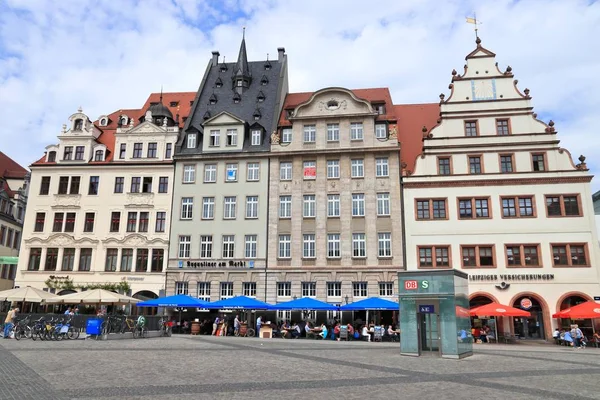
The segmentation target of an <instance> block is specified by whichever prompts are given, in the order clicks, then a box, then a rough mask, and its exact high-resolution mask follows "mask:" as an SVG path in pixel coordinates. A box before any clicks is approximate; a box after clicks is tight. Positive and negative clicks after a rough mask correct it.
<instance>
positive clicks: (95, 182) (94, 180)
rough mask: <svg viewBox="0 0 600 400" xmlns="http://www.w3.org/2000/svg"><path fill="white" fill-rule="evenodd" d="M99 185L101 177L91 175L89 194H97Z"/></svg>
mask: <svg viewBox="0 0 600 400" xmlns="http://www.w3.org/2000/svg"><path fill="white" fill-rule="evenodd" d="M99 185H100V177H99V176H90V186H89V188H88V194H89V195H97V194H98V186H99Z"/></svg>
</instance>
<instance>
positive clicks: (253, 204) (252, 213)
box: [246, 196, 258, 218]
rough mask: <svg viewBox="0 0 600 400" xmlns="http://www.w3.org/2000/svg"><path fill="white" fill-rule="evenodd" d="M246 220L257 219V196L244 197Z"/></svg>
mask: <svg viewBox="0 0 600 400" xmlns="http://www.w3.org/2000/svg"><path fill="white" fill-rule="evenodd" d="M246 218H258V196H246Z"/></svg>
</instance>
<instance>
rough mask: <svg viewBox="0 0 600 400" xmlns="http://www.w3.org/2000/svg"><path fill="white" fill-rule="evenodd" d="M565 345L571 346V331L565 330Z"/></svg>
mask: <svg viewBox="0 0 600 400" xmlns="http://www.w3.org/2000/svg"><path fill="white" fill-rule="evenodd" d="M563 341H564V343H565V346H573V337H572V336H571V332H569V331H565V337H564V339H563Z"/></svg>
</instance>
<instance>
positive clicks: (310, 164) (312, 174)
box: [303, 161, 317, 180]
mask: <svg viewBox="0 0 600 400" xmlns="http://www.w3.org/2000/svg"><path fill="white" fill-rule="evenodd" d="M303 167H304V168H303V170H304V179H305V180H306V179H317V163H316V161H304V163H303Z"/></svg>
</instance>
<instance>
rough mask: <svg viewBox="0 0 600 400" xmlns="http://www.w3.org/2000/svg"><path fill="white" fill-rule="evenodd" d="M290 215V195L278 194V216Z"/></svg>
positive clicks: (289, 216)
mask: <svg viewBox="0 0 600 400" xmlns="http://www.w3.org/2000/svg"><path fill="white" fill-rule="evenodd" d="M291 217H292V196H279V218H291Z"/></svg>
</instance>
